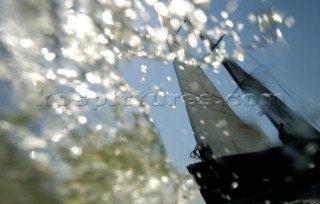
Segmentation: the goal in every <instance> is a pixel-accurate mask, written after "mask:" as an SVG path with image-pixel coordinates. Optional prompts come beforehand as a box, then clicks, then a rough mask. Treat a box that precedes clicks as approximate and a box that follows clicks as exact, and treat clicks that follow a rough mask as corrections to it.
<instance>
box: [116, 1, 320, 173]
mask: <svg viewBox="0 0 320 204" xmlns="http://www.w3.org/2000/svg"><path fill="white" fill-rule="evenodd" d="M237 2H238V8H237V10H236V11H235V12H234V13H230V14H229V18H230V20H232V21H239V22H242V23H244V30H243V31H242V32H241V33H239V35H240V37H241V40H242V43H243V45H248V44H249V42H251V41H252V38H253V34H257V33H258V30H257V29H256V27H255V26H254V25H252V24H250V23H249V22H248V15H249V14H250V13H252V12H254V11H258V10H261V9H267V8H270V7H273V8H274V9H276V10H277V11H279V12H280V14H281V15H282V16H283V17H284V18H285V17H287V16H293V17H294V19H295V24H294V26H293V27H292V28H290V29H288V28H287V27H286V26H285V25H281V26H280V29H281V31H282V34H283V37H284V39H285V41H281V42H278V43H276V44H274V45H271V46H268V47H266V48H265V49H264V50H255V51H251V50H246V51H247V53H248V54H250V56H252V57H253V58H254V61H253V60H250V59H248V61H247V62H246V63H243V66H244V67H243V68H244V69H245V70H247V71H248V72H251V71H253V70H254V76H256V77H257V78H258V79H259V80H261V81H262V82H263V83H264V84H265V85H266V86H267V87H268V88H269V89H271V90H272V91H274V92H276V93H282V94H283V95H284V100H285V102H286V103H288V104H289V105H290V106H291V107H292V108H294V109H295V110H297V111H298V112H299V113H300V114H302V115H305V116H310V117H316V115H317V110H318V111H319V113H320V103H319V102H320V94H319V90H318V89H319V88H318V87H319V85H320V82H319V79H318V78H319V76H320V67H319V64H320V54H319V53H320V52H319V49H320V41H319V39H318V37H319V36H320V21H319V19H320V13H319V9H320V1H317V0H306V1H299V0H281V1H279V0H265V1H256V0H242V1H241V0H239V1H237ZM226 3H227V1H225V0H212V1H211V3H210V6H209V8H207V9H205V11H206V12H207V14H211V15H215V16H216V17H218V18H219V14H220V11H221V10H226ZM155 19H156V18H155ZM154 23H155V25H156V26H159V24H158V22H154ZM141 65H146V66H147V67H148V68H147V72H146V73H143V72H141V71H140V69H141ZM121 70H122V73H123V74H124V77H125V79H126V80H127V82H128V83H129V84H131V85H132V86H133V87H134V88H135V89H136V90H140V91H143V92H144V93H146V94H148V93H151V92H154V91H156V90H158V88H160V90H163V91H164V92H165V93H166V92H167V93H171V94H179V93H180V90H179V87H178V82H177V79H176V75H175V72H174V70H173V67H172V64H171V63H170V62H167V63H164V62H156V61H151V60H142V59H134V60H133V61H132V62H130V63H129V64H126V65H124V66H122V69H121ZM206 73H207V75H208V76H209V78H210V79H212V81H213V83H214V84H215V85H216V86H217V87H218V89H219V90H221V92H222V94H223V95H224V96H226V95H228V94H230V93H232V92H233V91H234V90H235V88H236V87H235V86H234V85H233V84H232V82H231V78H230V77H229V76H228V74H227V73H226V72H225V71H224V70H223V67H221V73H220V74H219V75H217V74H214V73H213V72H212V71H211V70H206ZM273 77H274V78H276V79H277V80H279V81H281V82H282V83H283V84H284V85H285V86H286V87H288V88H289V89H288V90H287V91H288V92H289V93H290V94H292V95H294V98H293V100H292V99H291V98H290V97H289V96H288V95H287V93H286V92H284V91H283V90H282V89H281V88H279V86H278V85H277V84H276V83H275V81H274V79H273ZM143 78H145V81H143V80H142V79H143ZM218 81H219V82H220V83H221V84H220V85H219V83H217V82H218ZM150 107H151V117H152V118H153V119H154V122H155V125H156V127H157V128H158V129H159V131H160V134H161V138H162V141H163V144H164V146H165V148H166V151H167V153H168V155H169V157H170V158H171V159H172V160H173V161H174V163H175V165H176V166H177V168H178V169H179V170H180V171H181V172H186V171H187V170H186V168H185V166H186V165H187V164H188V163H191V162H192V161H191V160H190V159H189V153H190V151H191V150H192V149H193V148H194V145H195V142H194V138H193V133H192V130H191V127H190V123H189V119H188V116H187V114H186V110H185V107H184V104H183V103H182V102H181V101H180V102H178V104H177V106H176V108H172V107H170V106H169V105H168V104H166V105H164V106H152V105H151V106H150ZM235 111H236V112H237V113H238V114H239V115H240V116H241V117H243V118H244V119H245V120H246V121H249V122H253V121H255V125H256V126H258V127H260V128H262V129H263V130H264V131H265V132H266V134H267V135H268V136H269V137H270V138H274V141H275V143H276V142H277V133H276V131H275V129H273V128H272V126H271V125H270V124H269V123H268V122H267V121H266V119H265V118H264V117H261V116H258V115H257V112H258V110H257V109H254V110H247V109H244V108H242V107H237V108H236V110H235ZM319 124H320V123H319Z"/></svg>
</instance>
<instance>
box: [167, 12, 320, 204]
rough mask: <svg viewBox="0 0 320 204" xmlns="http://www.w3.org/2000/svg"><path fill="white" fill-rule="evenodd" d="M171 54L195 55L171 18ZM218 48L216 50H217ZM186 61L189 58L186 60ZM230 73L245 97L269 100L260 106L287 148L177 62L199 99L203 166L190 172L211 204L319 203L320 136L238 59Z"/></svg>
mask: <svg viewBox="0 0 320 204" xmlns="http://www.w3.org/2000/svg"><path fill="white" fill-rule="evenodd" d="M161 20H162V24H163V26H164V27H166V28H167V29H168V31H169V33H170V36H171V37H170V38H168V41H167V42H168V47H169V50H170V52H173V53H179V52H180V53H181V52H183V54H184V56H189V55H191V54H190V53H188V51H187V50H186V49H184V48H183V43H182V39H181V38H180V37H179V35H178V34H177V31H176V30H174V29H173V28H172V27H171V25H170V23H169V20H168V19H167V18H166V17H163V16H162V18H161ZM216 46H217V45H213V46H211V47H212V48H215V47H216ZM182 58H183V57H182ZM222 64H223V66H224V68H225V69H226V70H227V71H228V72H229V74H230V77H232V78H233V80H234V81H235V82H236V83H237V85H238V86H239V88H240V89H241V90H242V91H243V92H244V93H250V94H258V95H265V96H266V98H267V99H268V101H269V102H271V103H267V105H266V104H264V103H262V104H259V108H260V110H261V113H262V114H264V115H266V116H267V118H268V119H269V120H270V121H271V123H272V124H273V125H274V126H275V127H276V128H277V130H278V131H279V137H280V140H281V141H282V143H283V145H282V146H280V147H274V146H273V145H272V144H271V142H270V141H269V140H268V139H267V138H266V136H265V135H263V134H262V133H260V132H259V131H257V130H255V129H254V128H251V127H250V126H248V125H247V124H246V123H244V122H243V121H242V120H241V119H240V118H239V117H238V116H237V115H236V114H235V113H234V112H233V111H232V109H230V107H229V106H228V105H227V103H226V102H225V100H224V99H223V97H222V95H221V94H220V93H219V91H218V89H217V88H216V87H215V86H214V85H213V83H212V82H211V81H210V80H209V78H208V77H207V76H206V75H205V73H204V72H203V71H202V69H201V68H200V66H198V65H192V64H190V63H189V64H188V63H185V62H184V60H183V59H181V57H179V56H178V57H176V58H175V59H174V60H173V65H174V69H175V72H176V75H177V78H178V83H179V85H180V89H181V92H182V94H183V95H184V96H186V95H193V96H196V97H198V98H205V97H207V96H208V95H209V96H210V102H211V103H210V104H207V103H201V101H199V102H196V103H193V104H192V105H190V104H189V105H186V109H187V113H188V116H189V119H190V123H191V126H192V129H193V132H194V136H195V140H196V143H197V146H196V148H195V150H194V151H193V152H192V154H191V156H194V157H198V158H199V162H196V163H194V164H190V165H188V166H187V168H188V170H189V172H190V173H191V174H192V175H193V176H194V178H195V180H196V182H197V183H198V185H199V187H200V192H201V194H202V196H203V198H204V200H205V201H206V203H208V204H209V203H252V202H254V203H255V202H284V201H293V200H305V199H315V198H317V197H318V191H319V190H320V184H319V183H320V174H319V173H318V172H319V170H320V167H319V164H320V155H319V151H318V150H319V147H320V146H319V145H320V142H319V139H320V133H319V131H318V130H317V129H315V128H314V127H313V126H312V125H310V124H309V123H308V122H307V121H306V120H304V119H303V118H301V117H299V116H298V115H297V114H296V113H295V112H294V111H293V110H292V109H290V108H289V107H288V106H287V105H286V104H285V103H284V102H282V101H281V100H279V99H278V98H277V97H276V96H275V95H274V94H272V92H271V91H269V90H268V89H267V88H266V87H265V86H264V85H263V84H262V83H261V82H259V81H258V80H257V79H255V78H254V77H252V76H250V75H249V74H247V73H246V72H245V71H244V70H243V69H242V68H241V67H240V66H239V65H238V64H237V63H236V62H235V61H234V60H233V59H231V58H226V59H224V60H223V63H222Z"/></svg>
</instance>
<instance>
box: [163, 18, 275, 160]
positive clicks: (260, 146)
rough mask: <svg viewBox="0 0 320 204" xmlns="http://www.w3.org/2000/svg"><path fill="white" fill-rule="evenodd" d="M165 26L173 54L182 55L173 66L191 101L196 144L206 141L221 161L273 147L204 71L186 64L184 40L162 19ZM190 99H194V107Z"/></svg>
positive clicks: (190, 110) (166, 20)
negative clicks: (222, 94) (182, 41)
mask: <svg viewBox="0 0 320 204" xmlns="http://www.w3.org/2000/svg"><path fill="white" fill-rule="evenodd" d="M162 23H163V25H164V27H165V28H167V29H168V31H169V35H170V37H169V38H168V47H169V50H170V51H171V52H173V53H178V56H177V57H176V58H175V59H174V60H173V65H174V69H175V72H176V75H177V78H178V82H179V85H180V89H181V92H182V94H183V95H184V99H187V100H186V102H187V103H188V104H186V108H187V113H188V116H189V119H190V123H191V126H192V129H193V131H194V135H195V138H196V141H197V142H200V141H205V142H206V143H207V144H209V146H210V147H211V148H212V150H213V153H214V155H215V156H218V157H219V156H225V155H231V154H238V153H247V152H254V151H259V150H264V149H266V148H268V147H270V143H269V141H267V139H266V137H265V136H263V135H261V134H260V133H258V132H257V131H256V130H254V129H252V128H250V127H249V126H247V125H246V124H244V123H243V122H242V121H241V120H240V119H239V118H238V117H237V116H236V115H235V114H234V113H233V111H232V110H231V109H230V108H229V106H228V105H227V104H226V103H225V102H224V101H223V100H222V99H223V97H222V96H221V95H220V93H219V91H218V90H217V89H216V88H215V87H214V86H213V84H212V83H211V81H210V80H209V79H208V77H207V76H206V75H205V74H204V73H203V71H202V70H201V68H200V67H199V66H198V65H191V64H188V63H187V62H185V60H184V58H185V56H188V55H189V53H187V50H186V49H184V48H183V46H182V43H181V38H180V37H179V36H178V35H177V34H176V32H175V30H173V29H172V27H171V25H170V23H169V20H168V19H167V18H166V17H163V16H162ZM186 96H188V97H189V96H190V97H191V98H192V99H191V103H189V102H190V100H189V99H190V98H188V97H186ZM202 99H203V100H202ZM192 101H193V102H192Z"/></svg>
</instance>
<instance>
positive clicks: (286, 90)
mask: <svg viewBox="0 0 320 204" xmlns="http://www.w3.org/2000/svg"><path fill="white" fill-rule="evenodd" d="M269 74H270V76H271V77H272V78H273V79H274V80H275V81H276V83H277V84H278V85H279V86H280V88H281V89H282V90H283V91H285V92H286V93H287V94H288V95H289V97H290V98H291V99H292V100H293V101H294V103H296V104H297V105H300V104H298V102H297V101H296V100H295V99H294V98H293V96H292V95H295V96H296V97H297V98H298V99H299V100H300V101H303V100H302V98H300V97H299V96H298V95H297V94H296V93H295V92H294V91H293V90H291V89H290V88H289V87H287V86H286V85H285V84H284V83H283V82H281V81H279V80H278V79H277V78H276V77H274V76H273V75H272V74H271V73H270V72H269ZM289 91H290V92H292V94H290V93H289ZM302 104H303V105H302V108H303V109H304V110H306V107H305V105H304V103H303V102H302ZM301 117H302V116H301ZM307 118H308V119H309V120H310V121H311V122H312V123H314V125H315V126H316V127H317V128H318V129H320V125H319V124H318V123H317V122H316V121H314V120H313V118H312V117H310V116H308V115H307Z"/></svg>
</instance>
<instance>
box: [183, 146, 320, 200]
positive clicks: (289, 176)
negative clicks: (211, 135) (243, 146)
mask: <svg viewBox="0 0 320 204" xmlns="http://www.w3.org/2000/svg"><path fill="white" fill-rule="evenodd" d="M319 144H320V143H319V141H313V142H309V143H303V144H297V145H291V146H284V147H277V148H272V149H270V150H267V151H263V152H255V153H249V154H240V155H232V156H226V157H223V158H220V159H216V160H209V161H204V162H199V163H195V164H191V165H189V166H188V167H187V168H188V170H189V172H190V173H191V174H193V176H194V177H195V179H196V182H197V183H198V185H199V186H200V192H201V194H202V196H203V198H204V199H205V201H206V203H207V204H209V203H230V202H231V203H260V202H261V203H265V201H271V202H273V203H279V202H283V201H293V200H307V199H316V198H318V196H319V194H320V154H319V149H320V148H319V147H320V145H319Z"/></svg>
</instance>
